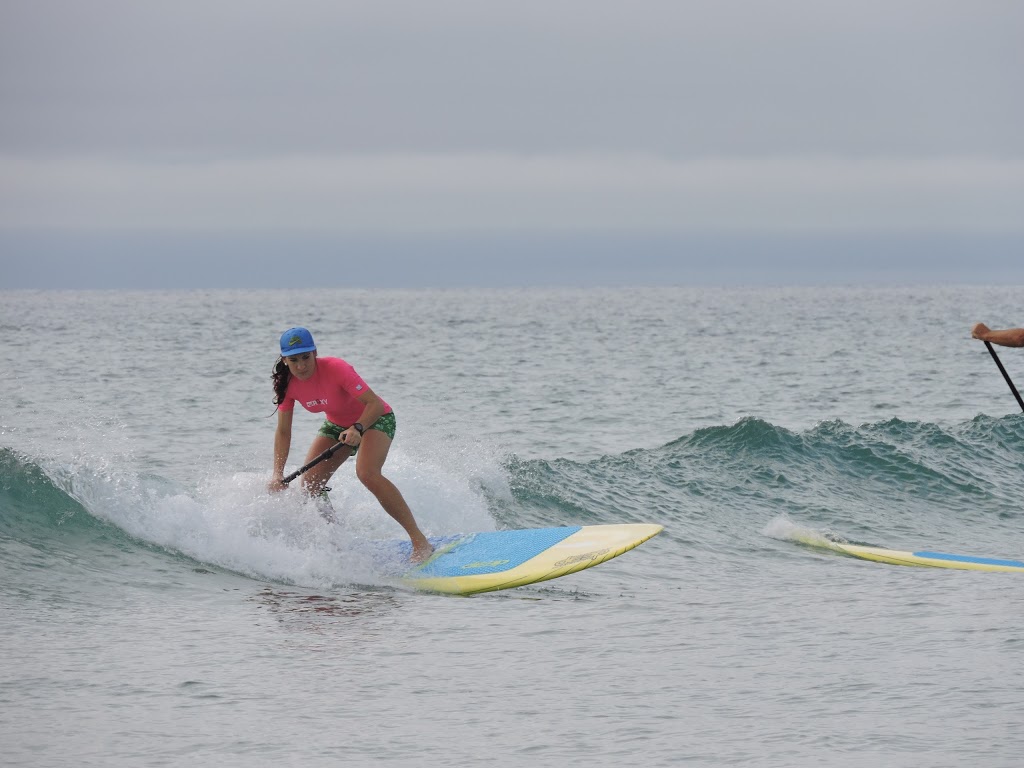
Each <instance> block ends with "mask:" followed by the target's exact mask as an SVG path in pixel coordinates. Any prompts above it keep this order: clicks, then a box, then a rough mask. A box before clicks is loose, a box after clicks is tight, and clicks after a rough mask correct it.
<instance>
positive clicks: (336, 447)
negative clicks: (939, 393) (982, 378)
mask: <svg viewBox="0 0 1024 768" xmlns="http://www.w3.org/2000/svg"><path fill="white" fill-rule="evenodd" d="M1010 386H1013V385H1012V384H1011V385H1010ZM350 447H351V446H349V445H347V444H346V443H335V444H334V445H332V446H331V447H330V448H328V449H327V450H326V451H324V452H323V453H321V454H320V455H319V456H317V457H316V458H315V459H313V460H312V461H311V462H309V463H308V464H306V465H305V466H302V467H299V468H298V469H296V470H295V471H294V472H292V473H291V474H290V475H288V477H284V478H282V479H281V482H282V483H284V484H285V485H288V483H290V482H291V481H292V480H294V479H295V478H296V477H298V476H299V475H301V474H302V473H303V472H306V471H308V470H310V469H312V468H313V467H315V466H316V465H317V464H319V463H320V462H321V461H326V460H327V459H329V458H331V456H333V455H334V454H335V453H336V452H337V451H338V450H340V449H341V448H350Z"/></svg>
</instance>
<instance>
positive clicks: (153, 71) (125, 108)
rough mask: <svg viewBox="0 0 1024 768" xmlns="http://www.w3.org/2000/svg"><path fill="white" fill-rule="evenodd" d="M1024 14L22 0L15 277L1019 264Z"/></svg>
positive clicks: (810, 3)
mask: <svg viewBox="0 0 1024 768" xmlns="http://www.w3.org/2000/svg"><path fill="white" fill-rule="evenodd" d="M1022 41H1024V3H1022V2H1019V0H1003V1H1001V2H999V1H995V0H970V2H967V1H966V0H957V1H956V2H945V1H943V0H926V1H925V0H922V1H921V2H908V1H907V0H885V1H884V2H883V1H876V0H861V2H857V3H850V2H829V1H828V0H807V1H806V2H804V1H798V0H774V1H773V2H765V1H764V0H739V1H737V2H728V1H727V0H715V1H713V2H711V1H709V2H704V1H703V0H701V1H700V2H690V1H688V0H674V1H673V2H651V1H647V0H630V2H601V1H600V0H597V1H596V2H595V0H588V1H587V2H583V1H582V0H581V1H577V0H545V1H544V2H534V0H517V1H516V2H502V3H497V2H486V0H465V1H462V0H394V1H392V2H388V1H387V0H377V1H376V2H345V1H344V0H287V1H282V2H268V1H267V0H202V1H201V2H193V0H176V1H175V2H139V1H138V0H120V1H116V2H115V1H112V0H88V2H83V1H82V0H0V266H2V271H3V273H4V274H2V275H0V288H3V287H47V286H51V285H52V286H54V287H75V286H76V285H81V286H84V287H122V286H129V287H130V286H135V287H138V286H143V285H145V286H147V287H159V286H160V285H161V284H167V285H168V286H169V287H188V285H190V284H192V283H194V284H195V285H196V286H197V287H202V286H203V285H208V286H209V287H221V286H225V287H226V286H230V285H238V286H240V287H248V286H257V285H261V284H265V285H267V286H268V287H269V286H272V285H274V284H281V283H280V281H281V277H280V273H282V272H290V271H293V270H294V269H297V268H298V267H299V265H300V264H302V263H304V264H306V265H307V266H309V267H312V268H313V270H314V271H315V272H317V273H318V277H317V279H318V281H319V284H324V285H375V284H405V283H408V284H430V285H446V284H453V285H454V284H472V283H479V284H488V283H494V284H503V283H508V282H512V283H518V284H543V283H545V282H546V281H549V280H554V279H555V276H556V275H557V276H559V277H558V278H557V280H555V281H556V282H565V281H568V282H573V277H572V276H573V275H574V274H575V275H576V276H577V280H576V281H577V282H579V283H581V284H587V283H591V282H607V281H610V282H612V283H616V282H622V281H623V280H624V279H626V278H627V277H632V278H633V280H632V282H637V283H644V282H650V281H666V280H668V281H672V280H675V281H676V282H686V279H687V275H690V276H693V275H694V274H695V271H698V270H699V269H700V265H701V264H704V265H705V274H710V272H709V271H708V270H711V266H712V265H713V264H715V263H717V265H718V270H719V273H721V274H726V273H727V272H728V270H729V269H739V268H740V266H741V265H742V264H747V265H748V266H749V265H750V264H755V263H756V264H759V265H760V266H761V268H762V271H764V272H765V273H766V274H768V273H771V272H772V270H773V267H774V265H775V264H776V262H777V264H778V265H779V268H780V269H781V268H783V267H784V266H785V265H786V264H791V263H795V262H794V259H796V261H799V269H800V271H801V273H804V272H806V270H807V269H812V270H818V273H819V275H818V276H819V277H820V278H821V279H822V280H825V279H827V278H828V276H829V275H830V274H832V275H835V274H845V273H844V271H843V270H844V269H847V270H848V268H849V263H852V262H856V261H857V258H858V257H857V252H856V248H852V249H851V244H854V245H855V244H857V243H860V244H862V245H863V244H870V245H864V246H863V247H864V248H866V249H868V250H870V251H871V252H872V253H874V254H875V255H876V256H877V254H878V253H879V252H881V251H884V252H885V253H886V254H887V255H886V257H885V258H884V259H882V261H883V262H884V263H883V264H882V265H881V267H880V269H882V271H881V272H878V275H880V276H881V277H882V278H884V277H885V275H886V274H887V273H886V272H885V269H886V268H891V269H894V270H903V271H904V272H907V273H910V274H913V273H915V272H926V271H927V270H928V268H929V264H933V263H934V260H935V259H936V258H938V257H939V255H941V257H942V258H943V259H945V260H946V261H945V262H943V263H944V264H946V267H945V268H946V269H948V270H949V271H950V275H951V277H950V279H956V277H957V273H956V265H958V264H959V265H962V268H963V270H964V271H963V276H964V277H965V278H970V277H971V276H972V274H973V275H974V276H977V274H978V270H979V269H980V270H982V271H984V270H987V272H986V273H985V274H987V275H989V276H990V277H991V278H995V279H998V278H1000V277H1006V276H1008V275H1009V277H1010V278H1011V279H1016V280H1018V281H1020V282H1024V254H1022V253H1021V246H1022V245H1024V97H1022V93H1024V86H1022V83H1024V44H1022ZM794 243H797V244H801V245H793V244H794ZM840 243H842V244H845V245H844V246H843V248H840V247H839V246H838V245H837V244H840ZM737 244H741V245H737ZM879 244H885V245H884V246H883V245H879ZM938 245H941V247H937V246H938ZM801 248H802V249H803V250H802V251H801ZM844 248H845V250H844ZM797 251H799V252H800V253H802V254H803V255H802V256H800V257H799V258H797V256H794V253H795V252H797ZM588 253H589V254H592V255H593V259H594V260H593V261H588ZM716 254H728V255H729V256H730V258H733V259H734V261H733V262H728V259H726V260H725V261H722V260H721V259H718V258H717V257H716ZM837 254H840V255H838V256H837ZM371 257H372V258H374V259H377V261H376V262H375V263H376V265H377V266H378V267H380V265H386V267H387V271H388V272H389V277H388V279H386V280H382V279H381V275H380V270H379V269H378V270H376V273H375V274H374V271H373V270H371V269H368V268H367V260H368V259H369V258H371ZM968 257H970V258H968ZM176 259H191V260H192V262H189V263H196V264H201V265H202V267H203V269H202V270H199V271H198V272H199V273H200V274H194V275H192V276H190V277H188V278H183V277H181V275H180V271H181V270H178V273H179V274H178V278H177V279H178V283H180V285H177V284H175V285H174V286H172V285H171V283H172V282H173V281H172V277H173V275H174V274H176V273H175V271H174V270H173V269H171V268H170V267H168V264H173V263H174V262H175V260H176ZM247 259H248V261H247ZM787 259H788V260H787ZM843 259H846V261H843ZM971 259H973V263H970V261H971ZM76 260H77V261H76ZM617 260H622V261H625V262H629V270H628V271H624V269H625V267H621V268H619V269H618V270H616V269H615V268H614V264H615V263H616V261H617ZM851 260H852V261H851ZM930 260H931V261H930ZM869 261H870V259H869ZM727 262H728V263H727ZM601 264H603V265H604V266H603V267H601V266H600V265H601ZM730 264H731V266H730ZM76 265H77V266H76ZM588 265H589V266H588ZM723 265H724V266H723ZM886 265H888V267H886ZM371 266H372V265H371ZM723 269H725V270H726V272H722V270H723ZM403 270H404V272H403ZM588 270H589V272H588ZM602 270H603V271H602ZM1013 270H1016V272H1015V273H1014V272H1013ZM190 271H193V272H195V271H196V270H190ZM711 271H713V270H711ZM275 273H277V275H276V276H275ZM1010 273H1012V274H1010ZM748 274H749V273H748ZM892 274H896V273H895V272H893V273H892ZM403 275H404V277H403ZM598 275H603V276H604V277H600V278H598V277H597V276H598ZM926 277H927V275H926ZM275 280H276V281H277V282H276V283H275ZM147 281H148V282H147ZM1002 281H1003V280H1000V282H1002ZM285 282H288V281H287V280H285ZM151 283H152V285H150V284H151ZM299 284H301V283H299Z"/></svg>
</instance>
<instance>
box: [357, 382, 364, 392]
mask: <svg viewBox="0 0 1024 768" xmlns="http://www.w3.org/2000/svg"><path fill="white" fill-rule="evenodd" d="M362 388H363V385H362V384H356V392H358V391H359V390H361V389H362Z"/></svg>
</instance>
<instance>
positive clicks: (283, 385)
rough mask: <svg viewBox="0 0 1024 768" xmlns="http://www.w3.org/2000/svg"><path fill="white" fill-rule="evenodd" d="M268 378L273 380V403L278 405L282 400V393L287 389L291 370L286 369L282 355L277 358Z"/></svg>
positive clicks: (290, 378)
mask: <svg viewBox="0 0 1024 768" xmlns="http://www.w3.org/2000/svg"><path fill="white" fill-rule="evenodd" d="M270 378H271V379H273V381H274V405H280V404H281V403H282V402H283V401H284V393H285V392H287V391H288V382H289V381H291V380H292V372H291V371H289V370H288V366H287V365H286V364H285V362H284V358H283V357H279V358H277V362H276V363H274V372H273V373H272V374H270Z"/></svg>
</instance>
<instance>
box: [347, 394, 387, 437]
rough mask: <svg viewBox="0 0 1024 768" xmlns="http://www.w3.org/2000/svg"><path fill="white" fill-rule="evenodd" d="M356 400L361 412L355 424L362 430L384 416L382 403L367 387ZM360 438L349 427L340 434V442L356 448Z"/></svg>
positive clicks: (352, 428)
mask: <svg viewBox="0 0 1024 768" xmlns="http://www.w3.org/2000/svg"><path fill="white" fill-rule="evenodd" d="M356 399H357V400H358V401H359V402H360V403H362V404H363V412H362V414H360V416H359V418H358V419H356V422H357V423H358V424H361V425H362V426H363V429H364V430H366V429H369V428H370V427H371V426H373V424H374V423H375V422H376V421H377V419H379V418H380V417H381V416H383V415H384V403H383V402H382V401H381V399H380V398H379V397H377V395H376V394H375V393H374V391H373V390H372V389H370V388H369V387H367V388H366V391H365V392H363V393H362V394H361V395H359V397H357V398H356ZM361 438H362V435H360V434H359V431H358V430H357V429H356V428H355V427H349V428H348V429H346V430H345V431H344V432H342V433H341V442H343V443H345V444H346V445H351V446H357V445H359V442H360V440H361Z"/></svg>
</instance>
